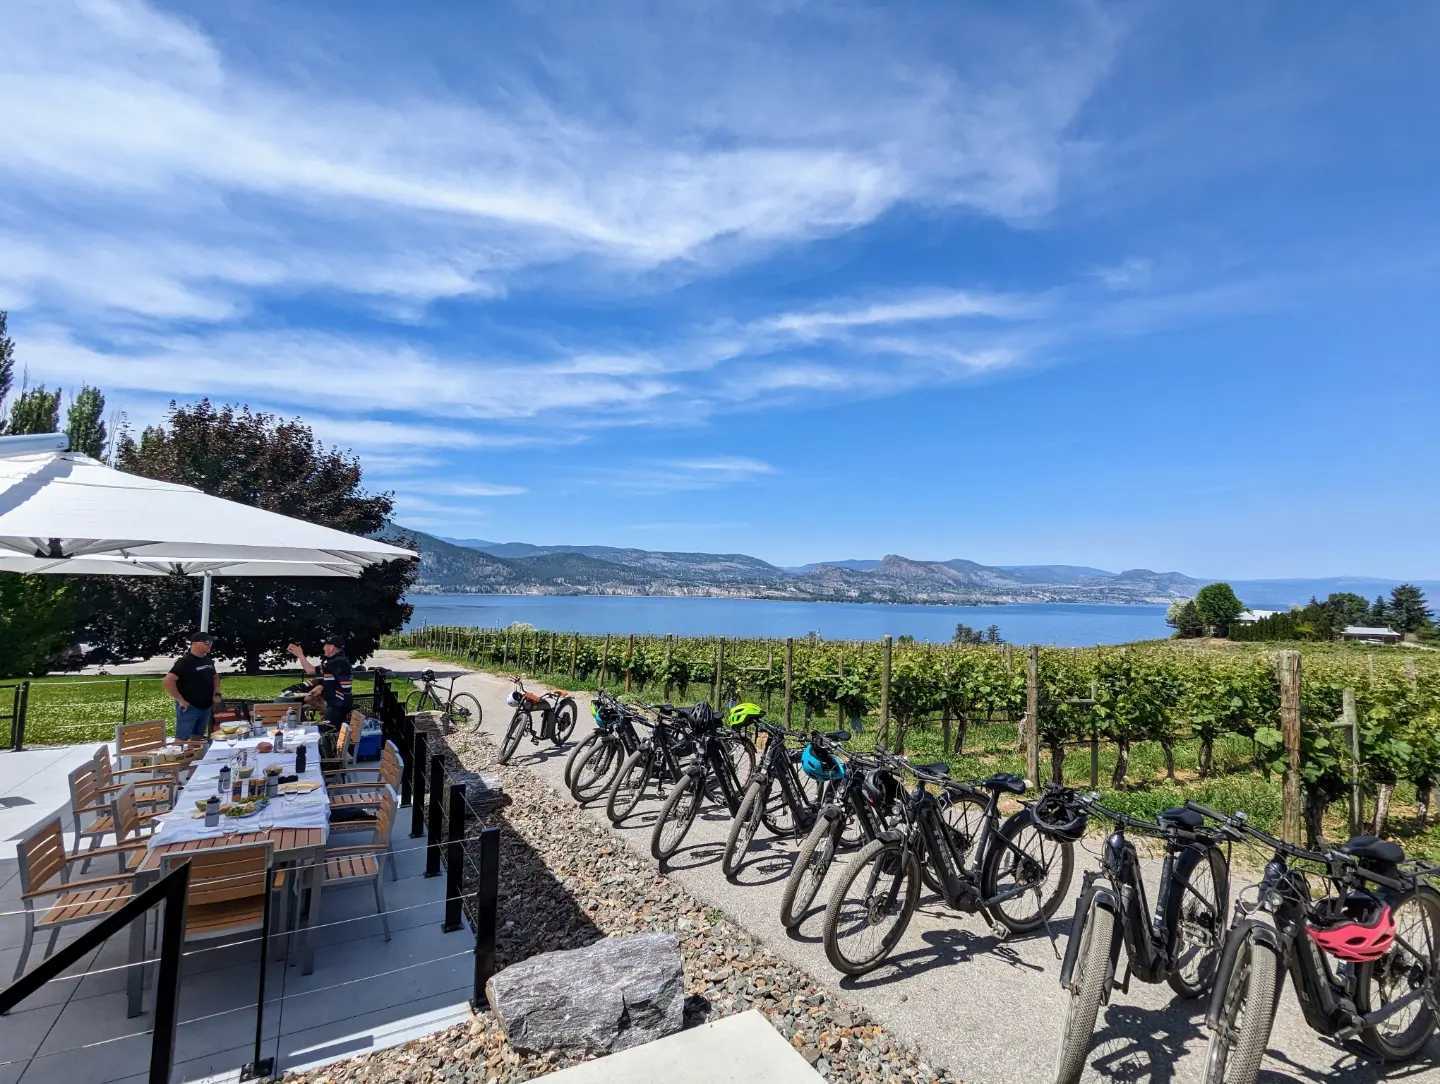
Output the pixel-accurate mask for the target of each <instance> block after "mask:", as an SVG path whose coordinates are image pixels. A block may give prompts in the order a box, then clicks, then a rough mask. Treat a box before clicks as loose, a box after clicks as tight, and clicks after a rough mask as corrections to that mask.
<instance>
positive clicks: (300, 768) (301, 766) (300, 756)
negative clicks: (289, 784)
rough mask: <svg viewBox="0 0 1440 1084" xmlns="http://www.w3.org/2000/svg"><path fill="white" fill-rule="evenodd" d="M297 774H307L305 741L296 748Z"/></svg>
mask: <svg viewBox="0 0 1440 1084" xmlns="http://www.w3.org/2000/svg"><path fill="white" fill-rule="evenodd" d="M295 774H296V775H304V774H305V743H304V742H303V741H302V742H301V743H300V745H299V746H298V747H297V748H296V750H295Z"/></svg>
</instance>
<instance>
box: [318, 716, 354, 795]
mask: <svg viewBox="0 0 1440 1084" xmlns="http://www.w3.org/2000/svg"><path fill="white" fill-rule="evenodd" d="M358 737H359V735H358V732H357V731H356V730H355V729H354V728H353V727H352V726H351V725H350V723H349V721H348V720H347V721H346V722H343V723H341V724H340V729H339V730H338V731H337V732H336V734H335V755H334V756H333V757H323V756H322V757H321V758H320V771H321V773H322V774H323V775H324V776H325V777H326V778H327V780H328V778H329V777H330V776H335V777H337V778H340V779H344V777H345V775H346V773H347V771H348V770H349V768H350V767H351V766H352V765H353V764H354V763H355V742H356V741H357V740H358Z"/></svg>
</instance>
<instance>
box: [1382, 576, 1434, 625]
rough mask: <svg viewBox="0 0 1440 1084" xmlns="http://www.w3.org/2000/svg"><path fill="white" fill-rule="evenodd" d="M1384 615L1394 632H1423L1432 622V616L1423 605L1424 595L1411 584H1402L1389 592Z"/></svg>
mask: <svg viewBox="0 0 1440 1084" xmlns="http://www.w3.org/2000/svg"><path fill="white" fill-rule="evenodd" d="M1386 613H1387V614H1388V615H1389V618H1390V627H1391V628H1392V629H1394V630H1395V631H1396V632H1423V631H1425V630H1426V629H1428V628H1429V627H1430V624H1431V622H1432V621H1433V620H1434V614H1432V613H1431V612H1430V609H1429V607H1428V606H1426V605H1425V593H1424V592H1423V591H1421V590H1420V588H1418V587H1416V586H1415V585H1414V584H1413V583H1402V584H1401V585H1400V586H1399V587H1397V588H1395V590H1393V591H1391V592H1390V604H1389V605H1388V606H1387V607H1386Z"/></svg>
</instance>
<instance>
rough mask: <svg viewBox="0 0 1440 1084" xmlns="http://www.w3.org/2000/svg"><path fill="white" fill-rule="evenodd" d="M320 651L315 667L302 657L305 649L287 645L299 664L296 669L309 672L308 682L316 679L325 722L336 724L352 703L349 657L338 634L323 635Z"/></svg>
mask: <svg viewBox="0 0 1440 1084" xmlns="http://www.w3.org/2000/svg"><path fill="white" fill-rule="evenodd" d="M321 650H322V651H323V652H324V653H325V657H324V658H322V659H321V660H320V664H319V665H318V666H317V665H316V664H315V663H313V662H311V661H310V660H309V659H308V658H306V657H305V649H304V648H302V647H301V646H300V645H299V644H291V645H290V654H292V655H294V656H295V658H296V660H298V661H299V663H300V668H301V669H302V670H304V671H305V673H307V674H309V675H310V677H311V680H312V681H316V679H317V677H318V681H317V682H316V683H317V684H319V686H320V689H321V694H322V696H323V698H324V702H325V721H326V722H327V723H328V724H329V725H330V726H332V727H338V726H339V725H340V724H341V723H343V722H344V721H345V720H346V719H347V718H348V717H349V715H350V709H351V708H352V707H353V706H354V697H353V694H352V692H351V688H350V685H351V677H350V672H351V666H350V659H349V658H348V657H347V656H346V654H345V641H344V640H343V639H341V638H340V637H339V636H327V637H325V643H324V646H323V647H322V648H321Z"/></svg>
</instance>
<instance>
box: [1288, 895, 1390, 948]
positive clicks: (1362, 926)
mask: <svg viewBox="0 0 1440 1084" xmlns="http://www.w3.org/2000/svg"><path fill="white" fill-rule="evenodd" d="M1306 932H1308V933H1309V934H1310V939H1311V940H1312V941H1314V942H1315V944H1317V945H1319V946H1320V947H1321V948H1322V949H1324V950H1325V951H1326V952H1328V953H1329V954H1330V955H1331V956H1334V957H1335V958H1336V959H1337V960H1345V961H1347V962H1348V963H1354V964H1368V963H1374V962H1375V961H1376V960H1378V959H1380V957H1382V956H1384V955H1385V954H1386V953H1387V952H1389V951H1390V946H1391V945H1393V944H1394V943H1395V917H1394V916H1393V915H1392V914H1391V913H1390V905H1389V904H1387V903H1385V902H1384V901H1382V900H1380V899H1378V898H1377V897H1375V896H1372V895H1371V894H1370V893H1369V892H1351V893H1350V894H1349V895H1347V896H1345V897H1344V898H1343V899H1340V898H1332V899H1327V900H1321V901H1320V903H1319V904H1317V905H1316V907H1315V910H1314V911H1313V912H1312V914H1311V915H1310V921H1309V922H1308V923H1307V924H1306Z"/></svg>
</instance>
